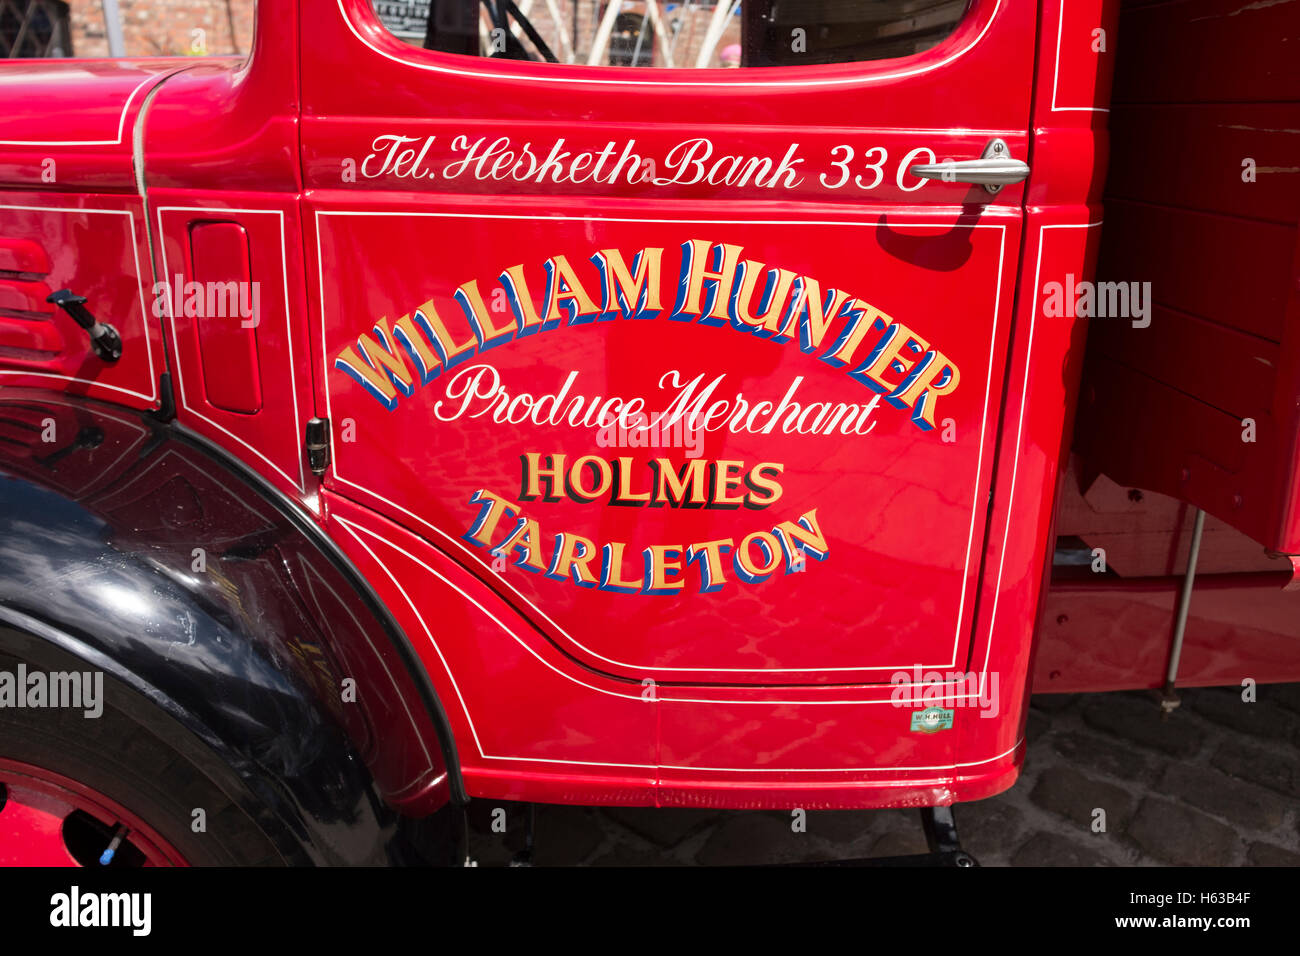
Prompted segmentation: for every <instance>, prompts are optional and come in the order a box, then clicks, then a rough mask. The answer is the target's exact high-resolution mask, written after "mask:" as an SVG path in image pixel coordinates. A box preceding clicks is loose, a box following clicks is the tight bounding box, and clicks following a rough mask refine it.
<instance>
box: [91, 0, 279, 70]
mask: <svg viewBox="0 0 1300 956" xmlns="http://www.w3.org/2000/svg"><path fill="white" fill-rule="evenodd" d="M69 5H70V6H71V8H72V11H71V21H72V52H73V55H74V56H78V57H95V56H108V36H107V34H106V33H105V30H104V10H103V7H101V6H100V4H99V3H98V0H69ZM118 10H119V12H120V14H121V20H122V39H123V41H124V43H125V45H126V55H127V56H177V55H185V54H191V53H200V52H204V49H205V50H206V52H207V53H209V54H220V53H247V52H248V49H249V44H250V42H251V41H252V38H253V0H118ZM196 31H201V32H196ZM200 46H201V47H202V48H204V49H196V47H200Z"/></svg>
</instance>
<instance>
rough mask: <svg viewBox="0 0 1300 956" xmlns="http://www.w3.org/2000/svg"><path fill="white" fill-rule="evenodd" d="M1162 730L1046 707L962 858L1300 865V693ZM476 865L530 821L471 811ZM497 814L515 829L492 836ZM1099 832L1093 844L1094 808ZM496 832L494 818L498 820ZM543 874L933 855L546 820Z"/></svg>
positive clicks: (874, 844)
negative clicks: (1009, 783)
mask: <svg viewBox="0 0 1300 956" xmlns="http://www.w3.org/2000/svg"><path fill="white" fill-rule="evenodd" d="M1180 695H1181V696H1182V699H1183V703H1182V706H1181V707H1180V708H1179V709H1178V710H1176V711H1175V712H1174V713H1173V714H1172V715H1171V716H1170V717H1169V719H1168V720H1161V718H1160V714H1159V710H1158V707H1157V705H1156V704H1155V701H1154V698H1153V697H1151V696H1150V695H1148V694H1144V693H1109V694H1075V695H1059V696H1058V695H1042V696H1037V697H1034V698H1033V701H1032V708H1031V711H1030V714H1029V724H1028V737H1029V751H1028V754H1027V756H1026V758H1025V768H1024V772H1023V773H1022V774H1021V776H1020V779H1019V780H1018V781H1017V782H1016V784H1015V786H1013V787H1012V788H1011V789H1010V790H1008V791H1007V792H1005V793H1003V794H1000V795H998V796H996V797H993V798H991V799H989V800H982V801H979V802H978V803H969V804H960V805H959V806H958V807H957V808H956V810H955V815H956V819H957V828H958V832H959V833H960V835H961V839H962V846H963V847H964V848H965V849H966V850H968V851H969V852H971V853H972V854H974V855H975V857H976V858H977V859H979V861H980V863H981V864H982V865H984V866H1007V865H1010V866H1108V865H1133V866H1163V865H1170V864H1174V865H1190V864H1199V865H1208V866H1249V865H1254V866H1297V865H1300V684H1276V685H1261V686H1260V687H1259V688H1258V689H1257V696H1258V700H1256V701H1255V702H1253V703H1245V702H1243V701H1242V699H1241V691H1240V689H1232V688H1226V689H1219V688H1212V689H1211V688H1207V689H1194V690H1184V691H1180ZM474 808H475V809H474V813H473V814H472V815H471V825H472V827H473V834H472V843H471V845H472V853H473V855H474V857H475V858H476V859H477V860H478V861H479V863H480V865H483V866H490V865H499V864H503V863H506V862H508V861H509V859H510V856H511V854H512V853H513V852H514V851H515V850H517V849H518V848H519V847H520V846H521V845H522V821H523V812H524V811H523V807H522V805H519V804H509V803H503V802H500V801H497V802H492V801H475V802H474ZM498 808H504V810H505V820H506V824H507V826H508V831H507V833H505V834H499V833H493V832H492V829H491V823H492V812H493V810H495V809H498ZM1096 808H1101V809H1103V810H1105V814H1106V816H1105V824H1106V828H1105V832H1104V833H1098V832H1093V821H1094V810H1095V809H1096ZM498 819H500V814H498ZM536 820H537V822H536V834H537V851H536V856H535V860H536V863H537V864H538V865H542V866H572V865H595V866H600V865H634V866H641V865H702V866H716V865H728V864H732V865H735V864H752V863H782V862H799V861H814V860H827V859H836V858H850V857H862V856H892V855H900V854H906V853H922V852H925V849H926V847H925V840H924V838H923V837H922V835H921V828H920V824H919V820H918V815H917V813H916V812H915V811H903V810H871V811H834V812H830V811H810V812H809V813H808V814H807V831H806V832H803V833H795V832H793V830H792V827H791V814H790V813H789V812H786V811H751V812H743V811H717V810H694V809H662V810H658V809H650V808H593V807H562V806H540V807H538V808H537V818H536Z"/></svg>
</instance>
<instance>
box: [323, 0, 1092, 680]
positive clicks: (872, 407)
mask: <svg viewBox="0 0 1300 956" xmlns="http://www.w3.org/2000/svg"><path fill="white" fill-rule="evenodd" d="M747 4H748V0H746V5H747ZM938 6H941V7H954V8H958V9H956V10H951V11H949V13H950V20H951V21H952V22H951V25H950V26H946V27H945V28H944V32H946V35H944V33H943V32H939V33H935V34H933V35H931V40H930V42H928V43H927V41H926V39H925V36H924V35H921V39H920V40H917V39H915V36H914V35H915V33H916V31H918V30H922V27H918V26H917V24H916V22H915V21H906V22H910V23H911V26H902V27H900V26H898V23H899V22H904V21H900V20H899V19H898V11H897V10H893V13H894V14H895V19H894V20H892V21H890V24H893V27H892V28H893V29H895V31H896V32H898V31H902V32H906V30H912V31H913V34H909V36H911V37H912V39H911V40H910V45H908V44H901V43H900V44H894V45H892V46H891V45H889V43H888V42H887V41H888V37H889V36H890V34H889V33H888V31H887V30H885V29H884V27H882V25H881V24H880V23H877V22H876V21H875V19H874V18H876V17H877V16H881V17H883V16H884V15H885V14H887V13H888V12H890V10H892V9H893V8H896V7H899V5H898V4H873V5H869V6H868V5H864V6H863V8H862V11H863V12H862V13H861V16H860V18H859V19H853V14H852V13H850V14H849V20H850V21H852V22H844V19H843V16H844V15H843V14H842V13H840V12H837V11H836V10H832V9H831V7H830V6H828V5H819V4H810V5H808V6H807V8H806V9H804V10H802V12H801V13H800V15H799V17H796V18H795V19H793V20H791V19H790V16H792V15H790V14H782V13H781V12H780V10H779V9H778V8H776V7H775V6H772V5H768V6H767V7H766V8H764V9H763V10H755V11H751V12H749V13H746V11H745V10H739V5H737V6H736V7H734V8H733V9H735V10H739V12H738V13H736V14H734V17H733V19H734V22H735V23H736V24H738V25H739V28H740V44H739V45H740V47H741V49H742V51H743V52H742V53H741V54H739V55H740V56H741V57H742V64H745V65H742V66H741V67H740V68H739V69H718V68H710V66H709V65H708V64H711V63H716V62H717V59H716V57H715V58H713V59H710V57H709V56H708V55H703V54H699V53H698V51H697V52H696V53H695V55H694V56H693V57H687V58H685V59H686V60H689V61H690V62H688V63H687V64H686V65H692V66H693V65H695V63H697V62H703V63H705V64H706V66H705V68H703V69H698V70H696V69H682V68H680V67H679V62H678V61H679V60H681V59H682V53H681V52H680V49H679V50H678V51H676V57H677V60H675V61H674V68H671V69H666V68H661V67H664V66H666V63H665V60H666V58H667V57H668V56H669V55H670V54H673V53H674V51H673V49H672V48H671V47H669V48H668V49H667V50H665V47H664V45H663V44H661V42H660V40H659V39H654V40H653V43H654V53H653V56H652V57H651V56H646V55H645V54H644V53H641V54H636V56H637V57H640V58H639V59H636V62H638V63H640V62H646V61H649V60H653V62H654V63H655V64H656V66H655V68H636V67H633V68H627V67H625V68H620V69H614V68H611V67H609V66H604V65H602V66H595V65H585V64H584V63H574V64H566V63H558V64H555V63H547V62H539V59H533V60H528V61H524V60H519V59H510V58H507V57H500V56H498V57H492V56H482V55H477V54H479V53H481V52H482V51H484V50H487V51H489V52H490V51H491V50H492V49H494V47H493V43H494V42H496V43H497V44H498V46H497V48H499V49H504V50H507V51H513V50H515V48H516V47H522V48H523V49H524V50H525V51H532V52H533V53H534V55H536V44H533V43H532V41H531V40H530V38H529V34H528V31H527V30H524V29H518V30H516V28H514V27H513V26H508V27H507V28H506V29H505V31H504V32H502V28H501V27H499V26H498V25H497V24H496V23H495V22H494V21H492V20H491V19H490V18H489V19H487V21H486V22H484V23H483V24H482V26H481V28H480V20H479V16H480V14H479V8H478V7H477V6H476V5H475V4H468V5H466V6H456V5H453V4H450V3H442V2H440V3H438V4H435V11H434V19H435V20H436V21H437V24H436V29H435V30H434V31H433V32H432V34H431V39H430V41H429V45H430V46H431V47H433V49H419V48H416V47H414V46H412V45H408V44H407V43H404V42H402V41H401V40H399V39H397V38H395V37H394V36H392V35H391V34H389V33H388V31H387V30H385V28H384V27H383V25H381V24H380V22H379V21H378V19H377V18H376V15H375V13H374V12H373V10H372V9H371V6H370V4H369V3H368V2H366V0H337V2H334V0H331V2H321V3H316V4H307V5H305V12H306V16H307V17H309V18H310V31H309V32H308V31H305V32H304V36H309V37H310V42H309V43H308V42H305V43H304V44H303V53H302V55H303V61H302V101H303V102H302V109H303V117H302V129H301V137H302V156H303V176H304V188H305V190H306V192H305V203H304V216H303V227H304V231H305V247H306V259H307V268H308V290H309V291H308V294H309V296H310V298H311V303H310V308H311V318H310V322H311V335H310V339H311V349H312V360H313V362H314V363H315V375H316V387H317V390H318V394H317V407H318V409H319V408H324V409H325V410H326V411H327V414H328V418H329V421H330V428H331V437H332V447H333V460H332V465H331V467H330V470H329V472H328V474H327V476H326V479H325V481H326V486H327V487H328V488H329V489H330V490H332V491H334V492H336V493H337V494H338V495H340V496H343V497H347V498H350V499H353V500H354V501H356V502H358V503H360V504H362V505H365V506H368V507H370V508H372V509H375V510H377V511H379V512H381V513H382V514H384V515H385V516H387V517H388V518H390V519H392V520H393V521H395V522H397V523H399V524H401V525H404V526H405V527H406V528H407V529H409V530H410V531H412V532H414V533H416V534H418V535H420V536H423V537H424V538H426V539H427V540H428V541H429V542H431V543H432V544H433V545H434V546H435V547H437V548H438V549H440V550H442V551H443V552H445V553H446V554H447V555H448V556H450V557H451V558H452V559H453V560H455V561H456V562H459V563H460V564H462V565H464V566H465V567H466V568H468V569H470V570H471V571H472V572H473V573H474V574H476V575H478V576H479V577H480V578H481V579H482V580H483V581H485V582H487V583H488V584H489V585H490V586H491V587H492V588H494V589H495V590H496V591H497V592H498V593H499V594H501V595H502V596H504V597H505V598H506V599H507V600H508V601H509V602H510V603H512V604H513V605H514V606H515V607H516V608H518V609H520V610H521V611H522V612H523V613H524V614H525V615H526V616H528V617H529V618H530V620H531V621H533V622H534V624H535V626H536V627H538V628H539V629H540V630H541V631H542V632H543V633H544V635H545V637H546V638H547V639H548V640H549V641H551V642H552V643H553V644H554V645H555V646H556V647H557V648H558V649H559V650H560V651H562V652H563V653H564V654H567V655H569V656H570V657H571V658H573V659H576V660H577V661H578V662H580V663H582V664H585V665H586V666H587V667H589V668H592V669H596V670H599V671H602V672H605V673H608V674H613V675H619V676H623V677H627V678H633V679H639V680H643V679H647V678H649V679H654V680H656V681H666V682H685V683H700V682H714V683H756V684H783V683H784V684H797V683H805V684H810V683H853V682H860V683H888V682H889V681H890V680H891V675H892V674H895V673H897V672H898V671H899V670H904V669H906V670H909V671H910V670H911V669H913V668H916V667H918V666H919V667H920V668H922V669H934V670H941V671H949V670H951V669H953V668H957V669H960V670H964V669H965V667H966V663H967V658H968V655H969V652H970V649H971V648H970V636H971V632H972V628H973V624H974V614H975V596H976V588H977V584H978V581H979V575H980V569H981V561H982V558H983V547H984V538H985V531H986V527H985V526H986V520H987V516H988V512H989V506H990V494H991V492H990V488H991V475H992V471H993V463H994V462H993V459H994V454H993V452H994V445H995V440H996V438H997V433H998V420H999V408H1000V402H1001V398H1002V388H1003V379H1004V373H1005V368H1004V366H1005V363H1006V358H1007V347H1008V341H1009V338H1010V335H1011V325H1012V309H1013V304H1014V301H1015V294H1016V285H1015V283H1016V276H1017V268H1018V264H1019V257H1020V249H1021V232H1022V220H1023V208H1022V202H1023V193H1024V187H1023V186H1022V185H1019V184H1010V185H1005V186H1003V187H1002V188H1001V189H1000V190H999V191H997V192H990V191H989V190H988V189H987V188H986V187H985V186H984V185H980V184H978V183H974V182H971V181H970V180H971V179H977V178H978V177H977V176H976V175H975V174H973V173H972V172H971V171H969V170H961V169H960V167H952V169H951V170H949V172H948V173H947V175H945V174H943V173H942V172H940V171H932V175H934V176H936V177H937V178H922V177H921V176H918V175H916V174H914V173H913V172H912V171H911V170H912V168H913V167H915V166H917V165H928V164H935V163H943V162H944V161H947V160H955V161H970V160H975V159H978V158H980V157H981V156H985V157H989V158H994V159H1010V160H1020V161H1024V160H1028V159H1029V158H1030V157H1029V156H1028V149H1029V124H1030V110H1031V93H1032V89H1033V80H1034V53H1035V43H1036V16H1037V10H1036V5H1035V4H1033V3H1029V2H1017V0H975V2H972V3H971V4H969V9H966V10H965V11H964V12H961V11H960V8H961V6H962V5H961V4H945V5H938ZM596 9H598V10H602V11H603V10H604V8H596ZM685 9H686V11H687V12H689V10H690V7H687V8H685ZM660 10H661V8H658V7H656V8H655V12H654V13H653V14H652V13H650V12H648V11H647V12H646V13H645V14H644V15H645V16H648V17H653V16H659V17H664V16H667V15H668V14H667V13H663V12H660ZM707 12H708V16H707V17H706V21H707V22H705V23H704V24H703V25H702V26H701V27H700V29H701V30H703V31H704V33H705V35H706V36H708V37H711V36H713V35H714V34H712V33H710V32H709V31H713V30H717V31H719V32H718V35H722V36H723V37H724V39H725V38H726V36H725V35H724V33H725V30H726V29H733V30H734V27H730V26H729V25H728V21H727V20H726V17H723V16H719V15H717V14H716V10H715V9H714V8H708V9H707ZM932 13H937V11H933V12H932ZM675 15H677V14H675ZM538 19H539V20H542V19H544V18H542V17H539V18H538ZM905 19H906V18H904V20H905ZM787 21H788V22H787ZM718 24H721V26H718ZM689 26H690V24H686V27H689ZM886 26H889V24H886ZM686 27H683V26H680V25H679V26H678V27H677V28H676V29H678V30H681V29H685V28H686ZM599 29H600V27H599V23H598V22H595V21H593V23H592V24H586V23H585V21H584V26H583V29H582V30H580V31H579V33H578V35H577V39H578V41H579V42H578V54H577V56H578V57H583V56H584V49H585V48H586V47H585V46H584V44H585V45H590V43H589V41H588V39H587V38H588V37H590V36H592V34H593V32H594V40H593V41H591V42H594V43H595V44H596V45H599V40H600V35H599V32H598V31H599ZM665 29H669V28H667V27H665ZM494 31H495V32H494ZM661 32H662V31H661ZM670 32H671V30H670ZM922 33H923V31H922ZM507 34H508V36H507ZM568 36H569V40H570V41H572V39H573V34H572V33H571V32H570V34H569V35H568ZM846 38H847V39H846ZM868 38H870V39H868ZM548 45H549V44H548ZM570 45H572V44H571V43H570ZM719 46H721V44H715V47H719ZM619 49H621V47H620V48H619ZM450 50H458V51H465V52H446V51H450ZM917 51H919V52H917ZM624 52H626V51H624ZM723 52H726V51H725V50H724V51H723ZM882 52H884V53H886V54H887V55H890V56H891V58H889V59H877V60H869V59H867V57H869V56H879V55H881V53H882ZM563 53H564V51H563V50H562V49H561V54H563ZM634 53H635V51H634ZM620 55H621V54H619V53H618V50H615V51H614V52H613V53H611V54H610V55H609V56H605V57H603V58H602V56H601V55H600V54H599V53H598V54H597V55H596V57H595V59H597V60H599V61H600V62H608V61H609V59H610V58H613V59H616V60H617V58H618V56H620ZM732 55H736V54H735V53H734V51H732ZM561 58H565V59H567V56H561ZM587 58H589V59H590V58H591V57H587ZM633 58H636V57H633ZM750 64H772V65H766V66H760V65H750ZM957 170H960V171H957ZM961 180H966V181H961ZM1080 201H1082V197H1080ZM1081 215H1082V213H1081ZM647 424H648V425H649V426H650V427H649V428H646V427H644V426H645V425H647ZM639 426H640V427H639Z"/></svg>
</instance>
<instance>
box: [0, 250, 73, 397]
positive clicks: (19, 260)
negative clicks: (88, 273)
mask: <svg viewBox="0 0 1300 956" xmlns="http://www.w3.org/2000/svg"><path fill="white" fill-rule="evenodd" d="M49 274H50V257H49V256H48V255H46V253H45V250H44V249H42V248H41V247H40V246H39V245H37V244H36V243H35V242H32V241H31V240H30V239H6V238H3V237H0V367H3V368H12V369H32V370H33V371H45V370H55V369H56V368H57V366H58V362H59V359H60V358H61V357H62V355H63V351H64V347H65V343H64V339H63V335H62V333H61V332H60V331H59V328H58V326H57V325H56V324H55V321H54V318H55V311H56V310H55V308H54V306H52V305H50V304H49V303H47V302H46V301H45V298H46V296H48V295H49V294H50V292H51V289H50V287H49V284H48V283H47V282H46V278H47V277H48V276H49Z"/></svg>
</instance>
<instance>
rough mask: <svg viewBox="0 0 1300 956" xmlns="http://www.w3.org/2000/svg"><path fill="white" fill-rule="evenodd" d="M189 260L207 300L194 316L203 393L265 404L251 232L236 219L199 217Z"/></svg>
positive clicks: (222, 404)
mask: <svg viewBox="0 0 1300 956" xmlns="http://www.w3.org/2000/svg"><path fill="white" fill-rule="evenodd" d="M190 261H191V263H192V265H193V276H194V280H193V281H194V282H195V283H196V288H195V289H194V290H193V291H194V292H195V293H196V294H197V296H198V297H199V301H201V303H202V314H200V315H198V316H195V317H194V318H196V319H197V321H196V322H195V329H196V331H197V332H198V336H199V353H200V356H201V358H202V362H203V391H204V394H205V395H206V396H207V399H208V401H209V402H211V403H212V404H213V405H215V406H216V407H217V408H220V409H224V410H225V411H228V412H239V413H241V414H244V415H251V414H253V413H254V412H257V411H258V410H259V409H261V407H262V376H261V369H260V367H259V365H258V359H257V326H258V324H259V323H260V321H261V316H260V315H257V308H256V306H257V305H260V302H261V295H260V292H261V285H260V283H259V284H257V285H254V281H255V280H254V279H253V275H252V271H251V269H250V267H249V261H248V233H247V232H245V231H244V227H243V226H241V225H239V224H238V223H235V222H200V223H198V224H196V225H194V226H192V227H190ZM185 301H186V303H187V304H188V302H189V301H191V300H190V297H189V295H186V296H185ZM214 306H216V307H215V308H214Z"/></svg>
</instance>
